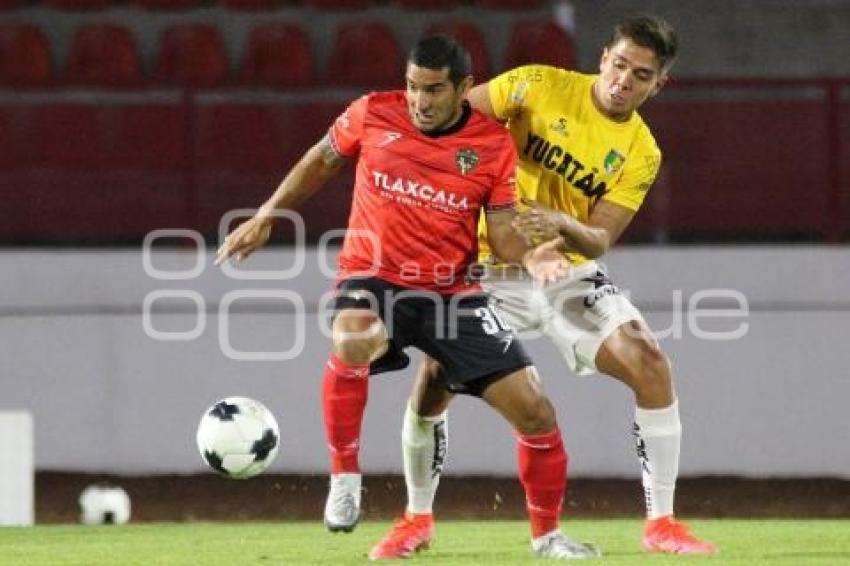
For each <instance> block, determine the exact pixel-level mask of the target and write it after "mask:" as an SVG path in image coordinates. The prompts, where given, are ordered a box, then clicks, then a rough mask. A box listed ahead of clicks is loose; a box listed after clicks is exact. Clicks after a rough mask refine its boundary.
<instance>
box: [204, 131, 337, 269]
mask: <svg viewBox="0 0 850 566" xmlns="http://www.w3.org/2000/svg"><path fill="white" fill-rule="evenodd" d="M344 164H345V158H344V157H342V156H340V155H339V154H338V153H337V152H336V151H335V150H334V148H333V146H332V145H331V142H330V140H329V139H328V136H325V137H324V138H322V139H321V140H320V141H319V142H318V143H317V144H316V145H314V146H313V147H311V148H310V149H309V150H307V152H306V153H305V154H304V156H303V157H302V158H301V159H300V160H299V161H298V163H296V164H295V166H294V167H293V168H292V169H291V170H290V171H289V174H288V175H287V176H286V177H285V178H284V179H283V181H282V182H281V183H280V185H279V186H278V188H277V190H275V192H274V193H273V194H272V196H271V197H269V199H268V200H267V201H266V202H265V203H263V205H262V206H261V207H260V208H259V210H257V213H256V214H254V216H253V217H251V218H249V219H248V220H246V221H245V222H243V223H242V224H240V225H239V226H237V227H236V229H235V230H233V232H231V233H230V234H229V235H228V236H227V237H226V238H225V239H224V242H222V244H221V247H219V248H218V253H217V254H216V258H215V264H216V265H220V264H221V263H222V262H224V261H226V260H227V259H228V258H230V257H235V258H236V260H237V261H242V260H243V259H245V258H246V257H248V256H249V255H251V254H252V253H254V251H256V250H257V249H258V248H260V247H262V246H263V245H264V244H265V243H266V242H267V241H268V239H269V235H270V234H271V229H272V224H273V223H274V219H275V216H274V211H276V210H286V209H293V208H295V207H297V206H298V205H299V204H301V203H302V202H304V201H305V200H307V199H308V198H310V197H311V196H312V195H313V194H314V193H315V192H316V191H318V190H319V189H320V188H321V187H322V186H323V185H324V184H325V183H326V182H327V181H328V180H329V179H331V178H332V177H333V176H334V175H336V174H337V173H338V172H339V170H340V169H341V168H342V166H343V165H344Z"/></svg>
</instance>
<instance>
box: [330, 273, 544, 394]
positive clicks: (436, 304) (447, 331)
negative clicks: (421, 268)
mask: <svg viewBox="0 0 850 566" xmlns="http://www.w3.org/2000/svg"><path fill="white" fill-rule="evenodd" d="M349 308H355V309H371V310H374V311H375V312H376V313H377V314H378V316H379V317H380V318H381V320H382V321H383V323H384V325H385V326H386V328H387V332H388V333H389V337H390V344H389V350H387V352H386V354H384V355H383V356H381V358H379V359H377V360H375V361H374V362H373V363H372V365H371V367H370V373H372V374H377V373H382V372H385V371H393V370H398V369H402V368H405V367H407V365H408V364H409V363H410V358H409V357H408V356H407V354H405V353H404V351H403V350H404V349H405V348H407V347H408V346H413V347H415V348H417V349H419V350H421V351H423V352H425V353H426V354H428V355H429V356H431V357H432V358H434V359H435V360H437V361H438V362H440V364H441V365H442V366H443V369H444V372H443V375H444V378H443V379H444V381H445V383H444V385H445V387H446V389H448V390H449V391H451V392H453V393H466V394H470V395H477V396H480V395H481V393H482V392H483V391H484V389H486V388H487V386H488V385H490V384H491V383H493V382H494V381H497V380H499V379H501V378H503V377H505V376H507V375H509V374H511V373H513V372H515V371H517V370H519V369H522V368H525V367H528V366H530V365H532V364H531V359H530V358H529V357H528V354H526V353H525V349H524V348H523V347H522V344H521V343H520V341H519V339H518V338H517V337H516V335H515V334H514V331H513V330H512V329H511V328H510V327H508V326H507V325H506V324H505V323H504V321H502V320H501V318H500V317H499V315H498V313H497V312H496V311H495V310H494V309H493V308H492V305H491V303H490V299H489V296H488V295H487V294H485V293H475V294H464V295H454V296H452V295H440V294H438V293H434V292H429V291H420V290H415V289H407V288H405V287H400V286H398V285H394V284H392V283H389V282H387V281H384V280H383V279H377V278H373V277H368V278H361V277H353V278H351V279H346V280H344V281H342V282H341V283H340V284H339V286H338V293H337V296H336V297H335V298H334V310H335V311H339V310H341V309H349Z"/></svg>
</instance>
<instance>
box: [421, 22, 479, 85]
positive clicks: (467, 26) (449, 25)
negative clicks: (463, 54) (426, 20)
mask: <svg viewBox="0 0 850 566" xmlns="http://www.w3.org/2000/svg"><path fill="white" fill-rule="evenodd" d="M435 33H444V34H446V35H450V36H451V37H453V38H455V39H456V40H458V41H459V42H460V43H461V44H462V45H463V46H464V47H466V49H467V50H468V51H469V55H470V56H471V57H472V74H473V75H474V76H475V80H476V82H478V81H483V80H487V79H488V78H489V77H490V56H489V55H488V54H487V43H486V42H485V40H484V36H483V35H482V34H481V30H480V29H478V27H477V26H476V25H475V24H472V23H468V22H441V23H436V24H433V25H431V26H430V27H428V28H427V30H426V34H428V35H431V34H435Z"/></svg>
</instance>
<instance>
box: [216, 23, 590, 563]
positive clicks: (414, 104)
mask: <svg viewBox="0 0 850 566" xmlns="http://www.w3.org/2000/svg"><path fill="white" fill-rule="evenodd" d="M406 83H407V88H406V91H397V92H379V93H372V94H369V95H367V96H364V97H362V98H360V99H358V100H356V101H355V102H353V103H352V104H351V105H350V106H349V107H348V109H347V110H346V111H345V112H344V113H343V114H342V115H341V116H340V117H339V118H338V119H337V120H336V122H335V123H334V124H333V126H332V127H331V128H330V130H329V132H328V135H327V136H325V137H324V138H323V139H322V140H321V141H320V142H319V143H317V144H316V145H315V146H313V147H312V148H311V149H310V150H308V151H307V153H306V154H305V155H304V157H303V158H302V159H301V160H300V161H299V163H297V164H296V165H295V167H294V168H293V169H292V170H291V171H290V172H289V174H288V175H287V176H286V178H285V179H284V180H283V182H282V183H281V185H280V187H278V189H277V190H276V191H275V192H274V194H272V196H271V197H270V198H269V199H268V201H266V203H264V204H263V205H262V206H261V207H260V208H259V210H258V211H257V213H256V214H255V215H254V216H253V217H252V218H250V219H249V220H247V221H246V222H244V223H243V224H241V225H240V226H238V227H237V228H236V229H235V230H234V231H233V232H232V233H231V234H230V235H229V236H227V237H226V238H225V240H224V242H223V244H222V246H221V247H220V248H219V251H218V256H217V259H216V261H217V263H221V262H222V261H224V260H226V259H227V258H229V257H231V256H234V257H235V258H236V259H237V260H241V259H244V258H245V257H247V256H248V255H250V254H251V253H252V252H253V251H254V250H256V249H257V248H259V247H260V246H262V245H263V244H264V243H265V242H266V241H267V240H268V237H269V234H270V231H271V228H272V223H273V219H274V214H273V213H274V211H275V210H279V209H291V208H294V207H296V206H297V205H298V204H300V203H301V202H303V201H304V200H305V199H307V198H308V197H309V196H310V195H311V194H313V193H314V192H315V191H316V190H318V189H319V188H320V187H321V186H322V184H323V183H324V182H325V181H326V180H328V179H329V178H330V177H332V176H333V175H334V174H336V173H337V172H338V171H339V169H340V168H341V166H342V165H343V163H344V162H345V161H346V159H348V158H355V157H356V159H357V165H356V176H355V187H354V197H353V203H352V210H351V216H350V218H349V224H348V229H349V230H348V233H347V234H346V238H345V242H344V244H343V248H342V251H341V254H340V257H339V260H338V267H339V269H338V282H337V287H338V291H339V292H338V295H337V297H336V299H335V304H334V309H335V317H334V322H333V350H332V353H331V355H330V359H329V360H328V362H327V365H326V367H325V373H324V378H323V390H322V393H323V405H324V407H323V408H324V416H325V426H326V432H327V436H328V445H329V448H330V456H331V489H330V493H329V496H328V503H327V505H326V508H325V522H326V524H327V526H328V528H329V529H331V530H332V531H350V530H351V529H352V528H353V527H354V525H355V524H356V523H357V520H358V514H359V502H360V473H359V472H360V470H359V467H358V461H357V452H358V447H359V436H360V425H361V422H362V418H363V411H364V409H365V405H366V398H367V390H368V377H369V375H371V374H375V373H379V372H382V371H387V370H391V369H399V368H402V367H404V366H406V365H407V364H408V362H409V359H408V358H407V356H406V355H405V354H404V352H403V349H404V348H405V347H407V346H414V347H416V348H418V349H419V350H421V351H423V352H425V353H426V354H428V355H429V356H430V357H431V358H433V359H435V360H436V361H437V362H438V363H440V364H441V365H442V366H443V367H444V368H445V370H446V372H445V374H446V375H447V376H450V377H447V378H446V381H445V388H446V390H447V391H450V392H452V393H465V394H470V395H475V396H479V397H481V398H482V399H483V400H484V401H486V402H487V403H488V404H489V405H491V406H492V407H493V408H494V409H496V410H497V411H498V412H499V413H500V414H501V415H502V416H504V417H505V418H506V419H507V420H508V421H509V422H510V424H511V425H512V426H513V427H514V429H515V431H516V435H517V452H518V465H519V479H520V481H521V483H522V485H523V487H524V489H525V492H526V499H527V502H528V505H527V508H528V513H529V518H530V521H531V531H532V549H533V550H534V552H535V553H536V554H537V555H539V556H546V557H553V558H576V557H584V556H593V555H596V554H597V551H596V550H595V549H594V548H592V547H589V546H586V545H582V544H579V543H576V542H574V541H572V540H570V539H569V538H567V537H566V536H565V535H564V534H563V533H562V532H561V531H560V529H559V527H558V518H559V515H560V510H561V505H562V501H563V493H564V485H565V481H566V462H567V455H566V452H565V450H564V446H563V443H562V441H561V434H560V431H559V429H558V426H557V423H556V420H555V412H554V409H553V407H552V404H551V403H550V402H549V400H548V399H547V398H546V396H545V395H544V394H543V392H542V391H541V390H540V388H539V386H538V378H537V376H536V371H535V369H534V367H533V365H532V364H531V361H530V360H529V358H528V356H527V355H526V353H525V351H524V350H523V347H522V345H521V344H520V343H519V341H518V340H516V339H515V335H514V333H513V331H512V330H511V329H510V328H508V327H507V326H506V325H505V324H504V323H503V322H502V320H501V319H500V317H499V315H498V314H497V312H496V311H495V310H494V309H493V307H492V305H491V304H490V302H489V298H488V296H487V295H486V294H484V293H483V292H482V291H481V289H480V287H479V286H478V284H477V283H476V282H475V280H474V278H472V277H469V275H470V267H471V266H472V264H473V263H474V262H475V260H476V254H477V236H476V228H477V223H478V217H479V213H480V212H482V211H483V212H484V214H485V218H486V223H487V226H488V234H489V236H488V239H489V244H490V246H491V247H492V248H493V250H494V252H495V253H498V254H499V256H500V257H502V258H505V259H506V260H508V261H512V262H516V263H520V264H522V265H523V266H524V267H525V268H527V269H528V270H529V272H531V273H532V274H535V276H537V277H538V278H539V279H540V280H542V281H543V282H544V283H545V282H546V281H551V280H554V279H556V278H558V277H561V276H563V275H564V274H565V260H564V258H563V256H562V255H561V254H559V253H558V252H557V251H556V248H557V247H558V245H559V244H560V241H559V240H552V241H550V242H547V243H545V244H542V245H540V246H538V247H536V248H531V247H530V246H529V245H528V243H527V241H526V239H525V238H524V237H523V236H522V235H521V234H520V233H519V232H517V231H516V230H515V229H514V227H513V226H512V220H513V218H514V216H515V211H514V204H515V186H514V183H515V180H514V174H515V168H516V153H515V150H514V148H513V144H512V142H511V139H510V136H509V134H508V132H507V130H505V129H504V128H503V127H502V126H500V125H499V124H498V123H497V122H495V121H492V120H490V119H488V118H486V117H485V116H484V115H482V114H480V113H478V112H477V111H474V110H472V109H471V107H470V106H469V105H468V103H466V102H465V101H464V99H465V97H466V94H467V93H468V91H469V89H470V87H471V85H472V77H471V75H470V58H469V54H468V53H467V52H466V51H465V50H464V49H463V48H462V47H461V46H460V45H458V44H457V43H456V42H455V41H454V40H452V39H450V38H447V37H442V36H437V37H431V38H426V39H424V40H422V41H420V42H419V43H417V45H416V46H414V48H413V49H412V50H411V52H410V54H409V57H408V62H407V69H406ZM432 536H433V522H432V519H431V516H430V515H424V516H416V515H412V514H406V515H405V517H404V518H403V519H401V520H400V521H399V522H397V523H396V525H395V527H394V529H393V530H392V532H391V533H390V535H389V536H388V537H386V538H385V539H383V540H382V541H380V542H379V543H378V544H377V545H376V546H375V548H373V549H372V551H371V552H370V555H369V556H370V558H372V559H381V558H398V557H403V556H407V555H410V554H411V553H413V552H414V551H416V550H418V549H420V548H424V547H427V546H428V544H429V543H430V541H431V538H432Z"/></svg>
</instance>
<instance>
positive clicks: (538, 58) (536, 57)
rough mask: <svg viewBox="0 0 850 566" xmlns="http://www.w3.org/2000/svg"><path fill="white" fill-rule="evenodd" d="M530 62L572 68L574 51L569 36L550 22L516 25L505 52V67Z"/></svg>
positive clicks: (574, 61) (574, 58) (574, 60)
mask: <svg viewBox="0 0 850 566" xmlns="http://www.w3.org/2000/svg"><path fill="white" fill-rule="evenodd" d="M529 63H539V64H542V65H553V66H555V67H564V68H567V69H574V68H575V66H576V54H575V47H574V45H573V39H572V37H571V36H570V35H569V34H568V33H567V32H566V31H565V30H564V29H563V28H561V27H559V26H557V25H555V24H554V23H552V22H526V23H518V24H515V25H514V27H513V29H512V31H511V38H510V41H509V42H508V47H507V50H506V52H505V68H508V69H511V68H513V67H517V66H519V65H526V64H529Z"/></svg>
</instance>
